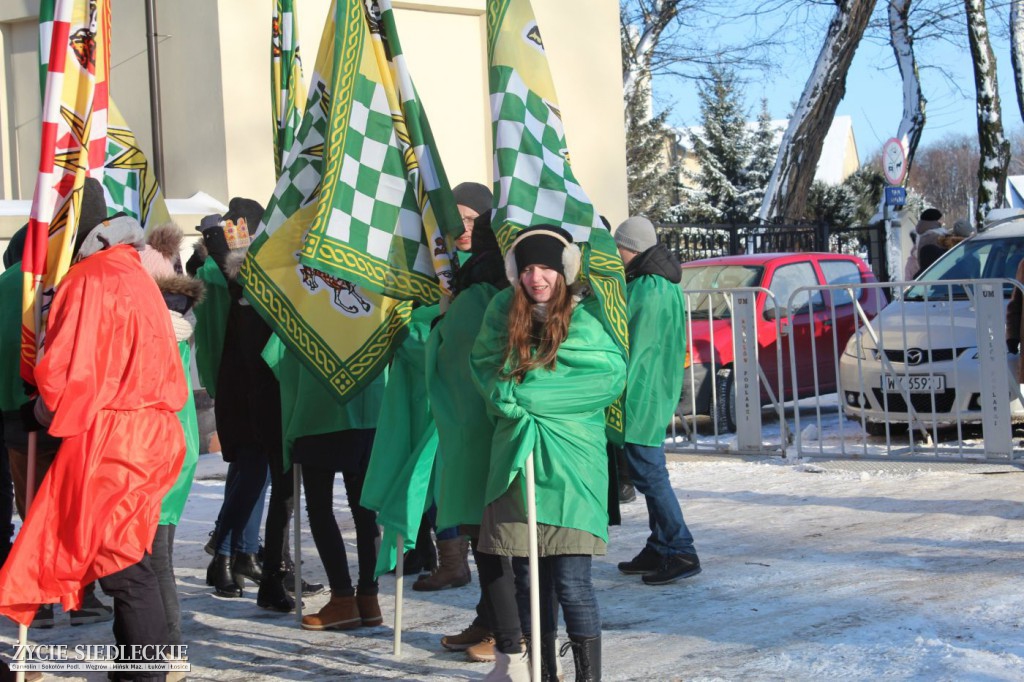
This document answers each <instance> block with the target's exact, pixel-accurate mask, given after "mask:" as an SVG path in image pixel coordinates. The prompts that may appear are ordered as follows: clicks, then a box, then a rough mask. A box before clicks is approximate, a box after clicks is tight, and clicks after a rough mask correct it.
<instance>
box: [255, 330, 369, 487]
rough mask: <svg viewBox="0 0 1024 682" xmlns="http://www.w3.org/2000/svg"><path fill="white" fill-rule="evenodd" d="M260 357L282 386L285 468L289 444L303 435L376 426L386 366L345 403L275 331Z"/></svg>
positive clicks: (288, 464) (282, 429) (288, 461)
mask: <svg viewBox="0 0 1024 682" xmlns="http://www.w3.org/2000/svg"><path fill="white" fill-rule="evenodd" d="M262 357H263V360H264V362H266V363H267V366H269V367H270V370H271V371H272V372H273V373H274V376H276V377H277V381H278V384H279V385H280V387H281V439H282V443H281V445H282V447H283V448H284V449H283V452H284V467H285V471H287V470H288V469H290V468H291V466H292V445H293V444H294V443H295V439H297V438H301V437H302V436H317V435H320V434H323V433H334V432H336V431H346V430H348V429H375V428H377V418H378V417H379V416H380V405H381V399H382V398H383V396H384V385H385V383H386V382H387V374H388V373H387V370H386V369H385V370H384V371H383V372H381V373H380V374H379V375H378V376H377V378H375V379H374V380H373V381H371V382H370V383H369V384H368V385H367V386H366V388H364V389H363V390H362V391H360V392H359V393H358V394H356V395H355V396H353V397H352V399H351V400H348V401H346V402H344V403H339V402H338V398H337V395H338V394H337V392H336V391H333V390H330V389H329V388H327V386H325V385H324V382H323V381H321V380H320V379H318V378H317V376H316V375H315V374H313V373H312V372H311V371H310V370H309V368H308V367H306V365H305V364H304V363H303V362H302V360H300V359H299V358H298V356H296V355H295V353H294V352H292V351H291V350H289V349H288V347H287V346H286V345H285V344H284V342H283V341H281V339H280V338H279V337H278V336H277V334H271V335H270V340H269V341H267V345H266V346H265V347H264V348H263V353H262Z"/></svg>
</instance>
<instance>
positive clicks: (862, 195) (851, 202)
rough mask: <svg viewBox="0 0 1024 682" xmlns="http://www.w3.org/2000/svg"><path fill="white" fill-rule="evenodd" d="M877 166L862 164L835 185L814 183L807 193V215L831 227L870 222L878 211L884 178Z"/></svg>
mask: <svg viewBox="0 0 1024 682" xmlns="http://www.w3.org/2000/svg"><path fill="white" fill-rule="evenodd" d="M877 168H878V165H877V164H864V165H862V166H861V167H860V168H858V169H857V170H856V171H854V172H853V173H852V174H851V175H850V176H849V177H848V178H846V179H845V180H843V182H842V183H841V184H839V185H828V184H826V183H824V182H821V181H817V180H816V181H815V182H814V183H813V184H812V185H811V189H810V191H809V192H808V193H807V214H808V215H810V216H813V217H814V219H815V220H816V221H818V222H824V223H827V224H828V225H829V226H831V227H852V226H854V225H866V224H868V223H869V222H871V219H872V218H873V217H874V216H875V214H876V213H877V210H878V205H879V203H880V202H881V199H882V193H883V192H884V187H885V178H883V177H882V173H881V172H880V171H879V170H877Z"/></svg>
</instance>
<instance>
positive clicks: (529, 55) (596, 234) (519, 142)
mask: <svg viewBox="0 0 1024 682" xmlns="http://www.w3.org/2000/svg"><path fill="white" fill-rule="evenodd" d="M487 41H488V45H487V46H488V56H489V58H490V71H489V79H490V90H491V124H492V130H493V135H494V167H495V168H496V169H497V175H498V177H497V178H496V179H495V182H494V197H495V202H496V207H495V213H494V216H493V219H492V225H494V227H495V233H496V234H497V236H498V243H499V244H500V245H501V247H502V250H503V251H504V250H507V248H508V245H509V244H511V243H512V240H513V239H515V235H516V234H517V233H518V232H519V231H520V230H522V229H523V228H525V227H530V226H531V225H538V224H542V223H546V224H550V225H558V226H560V227H562V228H564V229H566V230H567V231H568V232H569V233H570V234H572V238H573V240H574V241H575V242H577V243H579V244H580V250H581V251H582V253H583V269H582V273H581V280H582V281H584V282H586V283H587V284H588V285H589V286H590V288H591V289H592V290H593V292H594V295H595V296H597V298H598V300H599V301H600V303H601V312H602V316H603V322H604V324H605V327H606V329H607V330H608V332H609V333H610V334H611V335H612V337H613V338H614V339H615V340H616V342H617V343H618V344H619V345H620V346H621V347H622V348H623V349H624V350H628V348H629V331H628V316H627V313H626V297H625V292H626V282H625V275H624V273H623V270H622V259H621V258H620V257H619V252H618V249H616V248H615V240H613V239H612V236H611V233H609V232H608V230H606V229H605V228H604V226H603V225H602V224H601V222H600V216H599V214H598V212H597V211H596V209H595V208H594V205H593V203H591V201H590V199H589V198H588V197H587V195H586V193H585V192H584V191H583V188H581V187H580V185H579V183H578V182H576V177H575V176H574V175H573V172H572V167H571V165H570V164H569V150H568V147H567V145H566V141H565V132H564V130H563V128H562V116H561V112H560V111H559V108H558V98H557V97H556V95H555V88H554V83H553V82H552V80H551V71H550V70H549V68H548V62H547V55H546V54H545V52H544V43H543V41H542V40H541V35H540V29H539V28H538V27H537V21H536V19H535V18H534V15H533V8H532V7H531V6H530V2H529V0H488V2H487ZM608 426H609V429H610V430H611V432H612V433H613V434H614V433H619V434H621V432H622V406H621V402H618V403H616V404H615V405H613V406H612V407H611V408H610V409H609V412H608Z"/></svg>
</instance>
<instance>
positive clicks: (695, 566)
mask: <svg viewBox="0 0 1024 682" xmlns="http://www.w3.org/2000/svg"><path fill="white" fill-rule="evenodd" d="M700 570H701V569H700V559H698V558H697V555H696V554H673V555H671V556H667V557H665V560H664V561H663V562H662V564H661V566H659V567H658V570H656V571H654V572H653V573H647V574H645V575H644V577H643V578H642V580H643V581H644V584H645V585H668V584H669V583H674V582H675V581H677V580H682V579H683V578H689V577H690V576H694V575H697V574H698V573H700Z"/></svg>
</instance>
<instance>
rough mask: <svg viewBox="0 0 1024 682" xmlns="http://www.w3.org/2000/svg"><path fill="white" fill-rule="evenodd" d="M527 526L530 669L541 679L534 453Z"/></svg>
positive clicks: (529, 465) (530, 462) (529, 473)
mask: <svg viewBox="0 0 1024 682" xmlns="http://www.w3.org/2000/svg"><path fill="white" fill-rule="evenodd" d="M526 528H527V533H528V534H529V536H530V538H529V539H530V669H531V670H532V671H533V673H532V679H534V680H539V679H540V640H541V633H540V559H539V556H538V550H537V490H536V488H535V486H534V482H533V453H532V452H531V453H530V456H529V457H527V458H526Z"/></svg>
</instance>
